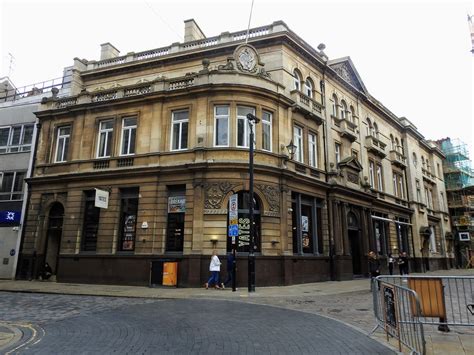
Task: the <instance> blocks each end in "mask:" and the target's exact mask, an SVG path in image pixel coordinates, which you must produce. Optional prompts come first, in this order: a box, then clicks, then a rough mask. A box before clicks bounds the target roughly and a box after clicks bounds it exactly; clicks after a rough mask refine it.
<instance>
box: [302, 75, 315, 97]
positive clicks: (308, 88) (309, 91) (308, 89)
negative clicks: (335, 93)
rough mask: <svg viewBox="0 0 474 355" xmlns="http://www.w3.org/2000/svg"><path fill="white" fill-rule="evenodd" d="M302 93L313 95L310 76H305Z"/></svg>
mask: <svg viewBox="0 0 474 355" xmlns="http://www.w3.org/2000/svg"><path fill="white" fill-rule="evenodd" d="M304 93H305V94H306V96H309V97H313V82H312V81H311V79H310V78H307V79H306V81H305V82H304Z"/></svg>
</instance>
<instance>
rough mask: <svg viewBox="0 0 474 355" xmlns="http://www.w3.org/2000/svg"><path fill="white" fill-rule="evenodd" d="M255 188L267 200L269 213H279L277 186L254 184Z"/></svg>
mask: <svg viewBox="0 0 474 355" xmlns="http://www.w3.org/2000/svg"><path fill="white" fill-rule="evenodd" d="M255 187H256V188H257V189H258V190H260V191H261V192H262V193H263V195H264V196H265V198H266V199H267V202H268V205H269V206H270V211H272V212H276V213H279V212H280V191H279V190H280V189H279V188H278V187H277V186H272V185H263V184H256V185H255Z"/></svg>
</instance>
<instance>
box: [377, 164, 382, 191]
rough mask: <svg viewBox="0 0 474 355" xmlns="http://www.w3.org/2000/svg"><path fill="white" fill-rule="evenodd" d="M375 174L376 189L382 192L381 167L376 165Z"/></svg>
mask: <svg viewBox="0 0 474 355" xmlns="http://www.w3.org/2000/svg"><path fill="white" fill-rule="evenodd" d="M376 173H377V189H378V190H379V191H383V171H382V165H381V164H378V163H377V164H376Z"/></svg>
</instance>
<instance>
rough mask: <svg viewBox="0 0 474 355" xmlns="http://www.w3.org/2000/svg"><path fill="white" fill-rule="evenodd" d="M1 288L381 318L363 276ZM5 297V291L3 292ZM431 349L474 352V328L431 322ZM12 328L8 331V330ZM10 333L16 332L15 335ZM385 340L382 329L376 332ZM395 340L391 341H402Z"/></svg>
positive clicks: (4, 335)
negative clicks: (444, 329) (220, 284)
mask: <svg viewBox="0 0 474 355" xmlns="http://www.w3.org/2000/svg"><path fill="white" fill-rule="evenodd" d="M423 275H440V276H446V275H457V276H461V275H463V276H474V270H473V269H470V270H448V271H437V272H436V273H427V274H423ZM0 291H7V292H30V293H51V294H69V295H88V296H111V297H138V298H147V299H223V300H232V301H238V302H245V303H254V304H262V305H270V306H276V307H280V308H287V309H293V310H298V311H303V312H306V313H313V314H318V315H323V316H327V317H330V318H332V319H336V320H339V321H342V322H344V323H345V324H348V325H351V326H353V327H355V328H358V329H359V330H362V331H363V332H365V333H369V332H370V330H372V328H373V326H374V324H375V320H374V315H373V309H372V295H371V293H370V291H369V280H368V279H358V280H351V281H342V282H337V281H333V282H322V283H312V284H302V285H293V286H284V287H257V289H256V292H255V293H250V294H249V293H248V292H247V289H246V288H239V289H238V291H237V292H232V291H231V290H229V289H226V290H213V289H212V290H211V289H210V290H205V289H204V288H149V287H137V286H116V285H89V284H88V285H84V284H65V283H55V282H42V281H10V280H3V281H2V280H0ZM0 297H1V293H0ZM2 325H3V324H2V323H1V318H0V349H1V347H2V339H3V341H4V342H6V341H7V340H5V339H8V338H9V337H10V338H11V337H12V336H11V334H12V330H11V329H9V330H8V329H7V327H5V328H1V326H2ZM426 328H427V330H426V331H425V333H426V341H427V351H428V354H436V355H437V354H472V353H474V336H473V335H472V332H471V331H470V330H468V331H467V332H461V331H457V329H455V328H454V327H452V328H451V330H452V331H451V332H450V333H440V332H437V331H436V330H430V329H428V327H426ZM6 329H7V330H6ZM9 334H10V335H9ZM372 337H373V338H374V339H377V340H379V341H381V342H385V336H384V334H383V333H382V332H376V333H375V334H374V335H373V336H372ZM396 344H397V343H396V341H395V340H391V341H390V345H391V346H396Z"/></svg>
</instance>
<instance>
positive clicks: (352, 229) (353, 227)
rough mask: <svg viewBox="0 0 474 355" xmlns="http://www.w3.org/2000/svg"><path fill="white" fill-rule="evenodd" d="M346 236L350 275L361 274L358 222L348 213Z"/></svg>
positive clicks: (353, 215)
mask: <svg viewBox="0 0 474 355" xmlns="http://www.w3.org/2000/svg"><path fill="white" fill-rule="evenodd" d="M347 227H348V230H347V234H348V239H349V246H350V252H351V256H352V273H353V274H354V275H360V274H362V260H361V256H362V253H361V250H360V248H361V240H360V231H359V222H358V220H357V217H356V215H355V214H354V213H353V212H350V213H349V214H348V215H347Z"/></svg>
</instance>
